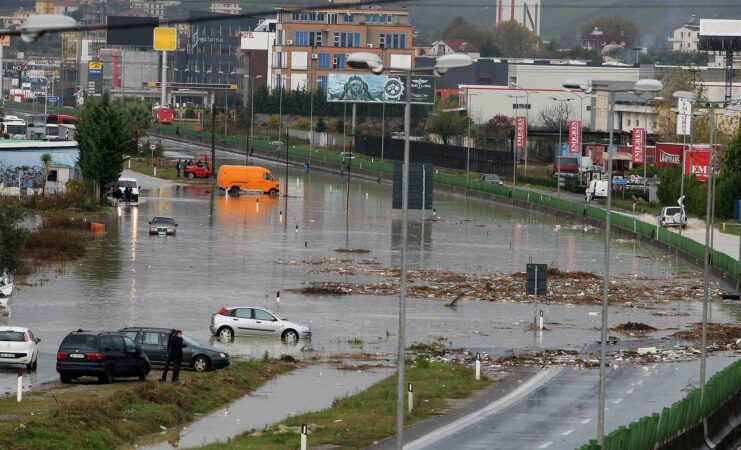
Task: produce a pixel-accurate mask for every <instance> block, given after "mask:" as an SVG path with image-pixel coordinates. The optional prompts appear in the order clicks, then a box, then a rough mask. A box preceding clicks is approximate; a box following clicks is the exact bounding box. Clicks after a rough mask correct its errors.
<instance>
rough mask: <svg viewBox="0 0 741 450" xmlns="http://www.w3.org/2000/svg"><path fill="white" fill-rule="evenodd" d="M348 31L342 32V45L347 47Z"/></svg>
mask: <svg viewBox="0 0 741 450" xmlns="http://www.w3.org/2000/svg"><path fill="white" fill-rule="evenodd" d="M347 46H348V45H347V33H340V47H347Z"/></svg>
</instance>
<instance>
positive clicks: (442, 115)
mask: <svg viewBox="0 0 741 450" xmlns="http://www.w3.org/2000/svg"><path fill="white" fill-rule="evenodd" d="M465 126H466V119H465V118H464V117H461V115H460V112H459V111H458V98H457V97H454V96H452V95H451V96H447V97H445V98H443V99H441V100H439V101H438V102H437V104H436V105H435V110H434V111H433V113H432V118H431V119H430V124H429V126H428V128H427V131H428V132H430V133H434V134H437V135H438V136H440V138H441V139H442V140H443V144H445V145H447V144H448V139H450V138H451V137H452V136H460V135H461V134H463V130H464V128H465Z"/></svg>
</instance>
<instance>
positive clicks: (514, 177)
mask: <svg viewBox="0 0 741 450" xmlns="http://www.w3.org/2000/svg"><path fill="white" fill-rule="evenodd" d="M507 97H509V98H511V99H514V100H515V128H516V127H517V118H518V117H520V113H519V108H518V107H519V106H520V103H519V99H521V98H523V97H526V96H523V95H507ZM526 101H527V100H526ZM525 114H527V108H525ZM525 136H527V116H525ZM516 140H517V138H515V141H516ZM516 146H517V144H516V143H514V144H513V145H512V184H514V185H515V186H517V148H516ZM525 153H526V154H527V143H526V144H525Z"/></svg>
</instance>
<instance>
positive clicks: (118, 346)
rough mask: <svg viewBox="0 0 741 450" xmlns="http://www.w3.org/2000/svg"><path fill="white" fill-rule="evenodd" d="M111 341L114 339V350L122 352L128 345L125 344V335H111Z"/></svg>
mask: <svg viewBox="0 0 741 450" xmlns="http://www.w3.org/2000/svg"><path fill="white" fill-rule="evenodd" d="M111 341H113V351H116V352H122V351H124V350H125V349H126V347H125V346H124V341H123V337H121V336H111Z"/></svg>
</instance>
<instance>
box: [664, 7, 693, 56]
mask: <svg viewBox="0 0 741 450" xmlns="http://www.w3.org/2000/svg"><path fill="white" fill-rule="evenodd" d="M668 40H669V45H671V49H672V50H674V51H675V52H696V51H697V44H699V42H700V22H699V21H698V20H697V17H695V15H694V14H693V15H692V18H691V19H690V20H689V21H688V22H687V23H685V24H684V25H682V26H681V27H679V28H677V29H675V30H674V32H672V35H671V36H669V39H668Z"/></svg>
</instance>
